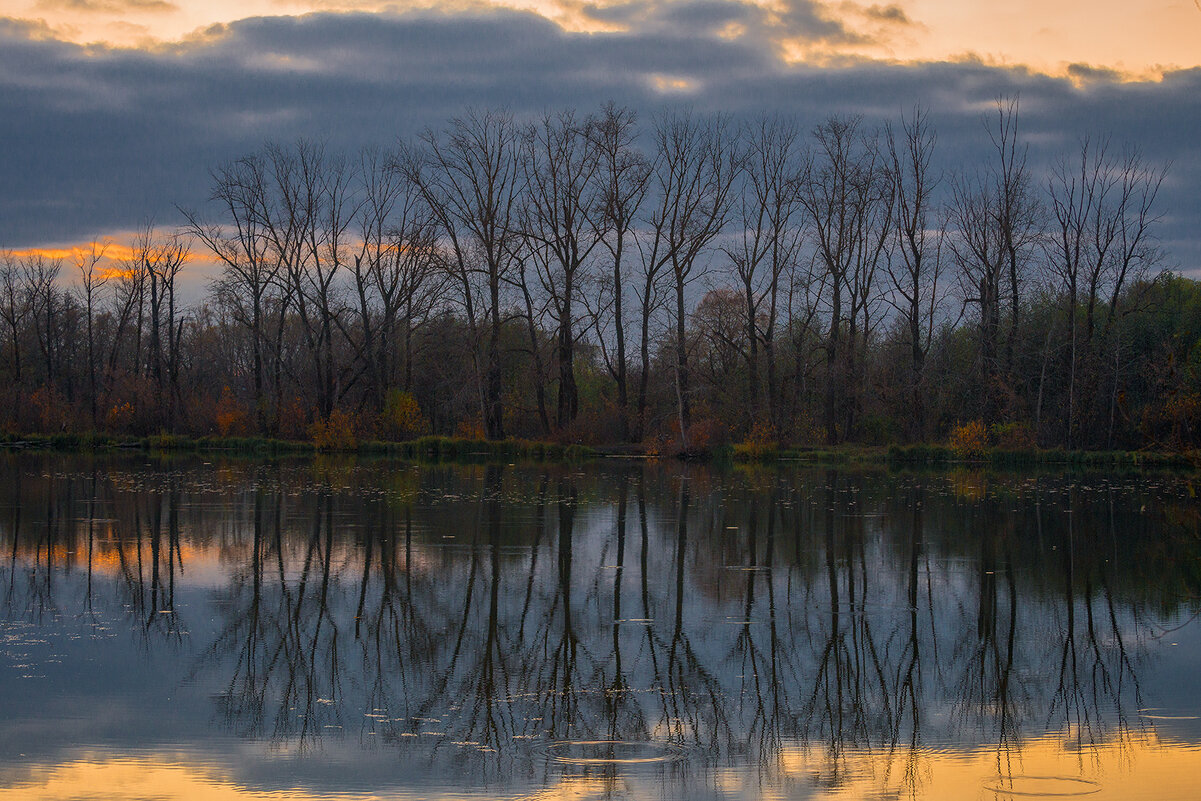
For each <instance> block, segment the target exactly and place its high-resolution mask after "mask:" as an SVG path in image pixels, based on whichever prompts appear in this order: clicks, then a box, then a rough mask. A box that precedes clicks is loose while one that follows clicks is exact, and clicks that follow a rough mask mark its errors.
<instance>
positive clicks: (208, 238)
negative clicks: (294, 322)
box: [180, 155, 287, 431]
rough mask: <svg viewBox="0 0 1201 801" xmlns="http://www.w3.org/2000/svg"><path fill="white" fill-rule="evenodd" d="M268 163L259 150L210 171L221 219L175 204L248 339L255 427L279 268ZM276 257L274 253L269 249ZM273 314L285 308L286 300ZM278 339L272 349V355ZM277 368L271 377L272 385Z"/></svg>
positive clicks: (264, 426) (261, 412)
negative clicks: (269, 224)
mask: <svg viewBox="0 0 1201 801" xmlns="http://www.w3.org/2000/svg"><path fill="white" fill-rule="evenodd" d="M267 171H268V163H267V161H266V159H265V158H264V157H263V156H261V155H254V156H246V157H243V158H241V159H238V160H237V161H235V162H232V163H231V164H227V165H225V166H223V167H221V168H219V169H218V170H216V171H215V172H214V173H213V176H212V179H213V191H212V195H211V199H212V200H213V201H214V202H216V203H217V204H218V205H219V206H220V207H221V210H222V213H223V216H224V220H223V221H222V222H208V221H204V220H203V219H202V218H201V217H200V216H199V215H198V214H197V213H196V212H194V211H187V210H183V209H181V210H180V211H181V213H182V214H183V215H184V217H185V218H186V219H187V221H188V225H187V229H188V231H189V232H190V233H191V234H192V235H193V236H195V237H196V238H197V239H198V240H199V241H200V242H202V243H204V245H205V247H207V248H208V249H209V251H211V252H212V253H213V255H214V256H216V257H217V259H218V261H219V262H220V263H221V265H222V274H221V276H220V278H218V279H217V283H218V286H216V287H214V288H215V289H219V288H221V287H224V288H226V289H227V291H226V292H224V293H223V294H224V296H225V297H227V298H229V299H230V300H232V301H233V303H234V305H233V309H232V310H233V315H234V319H235V320H236V321H237V322H238V324H239V325H241V326H242V327H244V328H245V329H246V331H247V333H248V335H249V338H250V347H251V354H252V359H251V361H252V366H251V387H252V397H253V401H254V408H255V414H256V417H257V418H258V425H259V430H261V431H268V430H271V429H270V426H269V424H268V414H267V412H268V409H267V391H266V375H267V361H268V359H269V358H270V355H271V353H270V351H271V349H272V346H271V345H270V339H269V337H270V330H269V328H268V320H269V314H270V313H269V306H270V298H271V295H272V292H273V290H274V288H275V287H276V285H277V283H276V279H277V276H278V275H279V272H280V269H281V267H282V265H281V262H280V260H279V259H278V258H277V257H273V254H272V252H271V242H270V240H269V239H268V237H267V231H266V226H265V223H264V205H265V204H266V203H267V202H268V201H267V192H268V186H267V181H268V178H267ZM275 255H276V256H277V255H278V254H275ZM281 306H282V308H280V309H279V313H280V314H281V316H282V314H283V313H284V312H285V310H286V307H287V304H286V302H285V303H283V304H281ZM278 347H279V344H278V338H277V339H276V343H275V345H274V350H275V352H276V353H277V354H278ZM278 380H279V379H278V373H277V376H276V382H277V384H278Z"/></svg>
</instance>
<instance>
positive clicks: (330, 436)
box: [309, 409, 358, 451]
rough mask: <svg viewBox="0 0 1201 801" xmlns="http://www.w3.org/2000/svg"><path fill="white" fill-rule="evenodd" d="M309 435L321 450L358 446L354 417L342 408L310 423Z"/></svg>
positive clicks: (349, 448)
mask: <svg viewBox="0 0 1201 801" xmlns="http://www.w3.org/2000/svg"><path fill="white" fill-rule="evenodd" d="M309 437H311V438H312V440H313V446H314V447H315V448H316V449H317V450H319V451H350V450H354V449H355V448H357V447H358V440H357V439H356V438H355V435H354V418H353V417H351V416H350V415H349V414H347V413H346V412H344V411H342V410H341V409H334V410H333V411H332V412H330V413H329V417H328V418H326V419H325V420H320V419H319V420H317V421H316V422H314V423H313V424H312V425H310V426H309Z"/></svg>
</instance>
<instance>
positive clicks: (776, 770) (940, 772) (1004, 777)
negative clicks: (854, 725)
mask: <svg viewBox="0 0 1201 801" xmlns="http://www.w3.org/2000/svg"><path fill="white" fill-rule="evenodd" d="M1101 766H1105V767H1101ZM9 775H10V777H11V778H9V779H8V780H7V781H8V784H7V786H5V787H0V801H18V799H19V801H67V800H68V799H71V800H73V801H74V800H79V801H85V800H86V799H102V798H103V799H110V798H154V799H159V800H161V801H177V800H178V801H185V799H186V800H188V801H191V799H198V798H204V799H213V800H214V801H258V800H259V799H264V800H265V799H284V800H285V801H312V800H314V799H335V798H336V799H346V801H367V799H384V798H399V797H412V796H411V795H410V794H409V793H407V792H406V788H404V787H403V786H399V787H396V788H378V789H376V790H374V791H369V792H345V793H343V792H338V791H336V790H322V791H315V790H310V789H306V788H304V787H301V786H292V787H286V788H280V789H273V788H271V789H269V788H266V787H249V786H246V785H245V784H243V783H241V782H239V781H238V779H237V778H236V777H235V776H234V775H233V774H232V773H231V772H230V770H229V769H228V768H223V767H221V766H219V765H217V764H213V763H207V762H205V761H204V760H203V759H200V758H197V757H193V756H181V755H177V754H167V753H164V754H151V755H146V756H121V755H114V754H110V753H84V754H81V755H79V756H77V757H75V758H73V759H70V760H68V761H65V762H62V763H59V764H53V765H50V764H41V765H33V766H31V767H28V768H25V769H24V770H23V771H22V772H21V774H20V775H19V776H16V777H13V775H12V774H11V773H10V774H9ZM1198 776H1201V749H1198V748H1196V747H1195V746H1191V745H1186V744H1182V743H1179V742H1175V741H1172V740H1169V739H1160V738H1159V737H1157V736H1156V735H1155V734H1153V733H1146V734H1138V735H1128V736H1125V737H1123V738H1121V739H1119V740H1117V741H1112V742H1104V743H1101V744H1099V745H1091V746H1085V747H1076V745H1075V744H1074V742H1073V740H1072V738H1071V737H1070V736H1058V737H1055V736H1048V737H1042V738H1038V739H1032V740H1029V741H1027V742H1026V743H1025V744H1024V745H1023V746H1022V747H1020V748H1011V749H1009V750H1003V751H998V750H996V749H988V748H981V749H976V750H970V751H964V750H955V751H950V750H948V751H940V750H933V749H919V750H918V751H916V752H910V751H909V750H907V749H906V748H904V747H903V746H902V747H899V748H898V749H896V750H895V751H894V752H892V753H889V752H888V751H881V752H874V753H869V752H863V751H844V752H842V753H841V755H840V756H839V758H838V759H837V760H834V759H832V758H831V756H830V754H829V752H828V751H827V750H826V749H824V748H818V747H814V748H809V749H804V748H800V747H795V746H786V747H785V748H784V749H783V750H782V753H781V754H780V755H779V757H778V759H777V760H776V762H775V763H774V767H766V766H765V769H764V770H762V771H760V770H748V769H745V768H744V769H735V768H718V769H716V772H715V773H714V775H713V779H712V783H713V785H714V786H715V787H716V788H717V789H719V790H721V791H723V792H725V793H727V794H732V795H733V796H734V797H738V798H747V799H763V801H768V799H781V798H789V797H793V794H796V793H799V794H800V795H799V796H798V797H805V798H810V799H824V800H826V801H856V800H857V799H880V798H893V799H901V798H914V799H919V798H920V799H923V801H962V799H981V800H982V801H1011V799H1014V798H1020V797H1029V796H1030V795H1032V794H1034V795H1040V796H1045V797H1056V798H1071V797H1085V798H1088V799H1092V801H1118V800H1119V799H1122V800H1123V801H1131V800H1132V799H1134V800H1136V801H1137V799H1154V798H1189V797H1193V796H1194V795H1195V794H1196V786H1197V777H1198ZM617 778H618V779H620V773H619V774H618V777H617ZM618 784H619V785H621V784H622V783H621V782H620V781H619V782H618ZM637 784H638V783H637V782H635V783H633V784H632V785H625V786H626V787H627V788H628V787H630V786H637ZM613 790H614V786H613V782H612V781H605V780H598V779H596V778H592V777H589V776H587V775H579V774H578V772H575V773H573V771H572V770H571V769H565V770H564V771H563V774H562V775H559V776H557V777H554V778H552V779H550V781H549V783H548V785H547V786H546V787H545V788H544V789H541V790H538V791H534V792H527V793H525V794H521V793H518V794H515V795H514V794H509V793H505V794H504V797H506V798H519V799H528V800H529V801H533V800H534V799H543V800H544V801H561V800H563V799H580V800H581V801H582V800H583V799H591V798H598V799H599V798H604V797H611V795H612V792H613ZM422 791H423V792H422V797H425V798H430V799H441V800H442V801H451V799H458V798H467V797H479V795H478V794H477V793H472V792H471V791H469V790H467V791H464V790H446V791H437V790H434V789H433V788H427V787H425V786H423V787H422ZM490 797H491V796H490Z"/></svg>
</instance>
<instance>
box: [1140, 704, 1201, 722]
mask: <svg viewBox="0 0 1201 801" xmlns="http://www.w3.org/2000/svg"><path fill="white" fill-rule="evenodd" d="M1138 716H1139V717H1140V718H1147V719H1148V720H1197V719H1198V718H1201V716H1198V715H1193V714H1189V713H1187V712H1186V711H1184V710H1180V709H1168V708H1167V707H1162V706H1148V707H1144V708H1142V709H1140V710H1139V711H1138Z"/></svg>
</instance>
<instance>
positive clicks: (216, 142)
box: [0, 2, 1201, 266]
mask: <svg viewBox="0 0 1201 801" xmlns="http://www.w3.org/2000/svg"><path fill="white" fill-rule="evenodd" d="M745 6H746V4H743V3H729V2H708V3H690V4H685V5H681V6H679V7H678V8H677V9H675V11H673V12H672V13H673V14H676V16H675V17H673V19H675V20H676V25H675V26H674V27H673V26H671V25H651V26H647V27H646V28H641V27H638V28H633V29H631V30H628V31H619V32H614V33H596V34H583V33H571V32H568V31H566V30H564V29H563V28H561V27H560V26H558V25H556V24H555V23H553V22H551V21H549V20H547V19H546V18H545V17H542V16H539V15H536V14H532V13H525V12H518V11H511V10H491V11H472V12H461V13H455V14H447V13H433V12H423V13H405V14H366V13H343V14H336V13H322V14H312V15H306V16H303V17H270V18H256V19H248V20H242V21H240V22H236V23H232V24H229V25H221V26H214V27H212V28H210V29H207V30H206V31H204V32H202V33H199V34H197V35H196V36H194V37H192V38H191V39H189V40H188V41H186V42H184V43H180V44H175V45H170V46H163V47H160V48H158V49H156V50H153V51H138V50H131V49H116V48H105V47H100V46H90V47H82V46H76V45H71V44H66V43H62V42H57V41H48V40H46V39H45V38H44V31H43V30H42V29H41V28H39V27H38V26H33V25H28V24H22V23H15V22H13V21H11V20H10V21H3V20H0V106H2V107H3V108H5V109H6V113H5V114H4V115H0V145H2V146H3V148H2V150H0V152H2V153H3V156H0V187H3V188H4V191H3V192H0V247H26V246H34V245H38V244H42V243H46V242H64V241H82V240H85V239H89V238H91V237H94V236H95V235H97V234H103V233H104V232H105V231H109V230H130V229H135V228H137V227H138V224H139V223H140V222H141V221H143V220H145V219H148V218H154V219H156V220H157V221H158V222H159V223H160V224H168V225H169V224H171V223H173V222H175V221H176V219H177V217H176V213H175V211H174V207H175V204H179V205H180V206H183V207H191V208H198V207H202V206H203V205H204V204H205V203H206V199H207V196H208V193H209V191H210V175H209V173H210V170H211V169H213V168H214V167H215V166H217V165H219V164H220V163H222V162H224V161H226V160H229V159H232V158H236V157H237V156H239V155H242V154H244V153H246V152H249V151H251V150H254V149H256V148H257V147H259V146H260V145H261V144H262V142H263V141H264V140H268V139H273V140H280V141H288V140H291V139H294V138H297V137H308V138H316V139H323V140H326V141H327V142H328V143H329V144H330V146H332V147H338V148H346V149H355V148H358V147H360V146H362V145H366V144H384V145H386V144H388V143H390V142H392V141H394V140H395V139H396V138H397V137H406V136H410V135H413V134H415V133H416V132H419V131H420V130H422V129H424V128H425V127H427V126H429V127H434V128H438V127H441V126H442V125H443V124H444V123H445V121H446V120H447V119H449V118H450V117H451V116H453V115H456V114H459V113H461V112H462V111H463V109H464V108H465V107H467V106H477V107H491V106H505V107H507V108H509V109H510V110H512V111H513V112H514V113H516V114H518V115H527V114H536V113H540V112H543V111H546V110H551V109H556V108H561V107H574V108H577V109H580V110H581V111H588V110H591V109H595V108H598V107H599V106H601V105H602V104H603V103H604V102H605V101H607V100H610V99H612V100H616V101H617V102H619V103H623V104H627V105H630V106H632V107H634V108H636V109H639V110H641V111H642V112H643V119H649V116H650V113H651V112H654V111H655V110H657V109H659V108H661V107H662V106H663V105H664V104H665V103H687V104H688V105H689V106H691V107H692V108H694V109H695V110H697V111H698V112H706V111H718V110H720V111H727V112H730V113H733V114H735V115H740V116H744V117H745V116H748V115H752V114H757V113H759V112H762V111H776V112H782V113H786V114H791V115H795V116H796V117H797V118H798V119H799V120H800V121H801V123H802V124H803V125H804V126H805V127H811V126H812V125H815V124H816V123H817V122H818V121H820V120H821V119H822V118H823V117H825V116H827V115H829V114H831V113H852V114H862V115H864V116H865V117H866V119H867V122H868V123H869V124H882V123H883V122H884V121H885V120H889V119H895V118H896V117H897V115H898V114H899V113H900V112H901V111H902V110H907V109H909V108H911V107H912V106H913V104H915V103H921V104H923V105H924V106H926V107H928V108H929V109H930V110H931V117H932V121H933V122H934V124H935V125H936V126H937V129H938V132H939V158H940V161H941V162H942V163H943V164H944V166H945V167H946V168H947V169H959V168H963V167H964V166H966V165H974V164H978V163H981V160H982V159H983V158H985V157H986V155H987V151H988V141H987V137H986V136H985V133H984V129H983V126H982V118H983V117H984V116H985V114H986V112H987V109H988V108H990V105H991V103H992V102H993V101H995V99H996V98H997V97H998V96H999V95H1002V94H1020V96H1021V101H1022V127H1023V131H1024V133H1025V134H1026V135H1027V137H1028V139H1029V141H1030V142H1031V159H1032V163H1034V164H1037V165H1045V164H1048V163H1049V162H1050V160H1051V159H1052V158H1053V157H1055V156H1056V155H1057V154H1059V153H1062V152H1064V149H1065V148H1071V147H1073V146H1074V143H1075V142H1076V141H1077V139H1078V138H1079V137H1080V136H1083V135H1085V134H1099V133H1108V134H1110V135H1112V137H1113V139H1114V140H1115V141H1129V142H1132V143H1135V144H1137V145H1139V146H1140V147H1141V148H1142V150H1143V152H1144V154H1145V155H1146V156H1147V157H1148V158H1150V159H1153V160H1155V161H1159V162H1166V161H1171V162H1172V163H1173V167H1172V171H1173V175H1172V181H1171V184H1170V185H1169V186H1165V190H1164V192H1163V194H1162V200H1163V202H1164V209H1165V210H1167V209H1170V210H1171V219H1170V220H1168V221H1166V222H1165V224H1164V227H1163V231H1162V232H1161V233H1162V235H1163V238H1164V240H1165V241H1171V242H1173V247H1174V248H1175V249H1176V256H1177V258H1178V259H1179V260H1180V262H1181V263H1182V264H1184V265H1185V266H1201V244H1198V239H1197V235H1196V233H1195V232H1196V231H1201V197H1198V196H1197V194H1196V193H1195V192H1193V191H1192V190H1191V189H1190V188H1189V187H1190V186H1196V185H1198V184H1201V154H1198V152H1197V150H1196V147H1195V135H1194V132H1195V131H1196V130H1198V129H1199V128H1201V70H1185V71H1178V72H1172V73H1169V74H1167V75H1166V76H1165V77H1164V79H1163V80H1162V81H1159V82H1130V81H1125V82H1123V81H1116V80H1105V79H1103V78H1104V76H1098V75H1096V74H1095V72H1088V69H1091V68H1087V69H1086V68H1084V67H1083V66H1081V67H1079V68H1078V76H1084V75H1086V74H1087V75H1088V76H1089V79H1088V80H1081V78H1080V77H1077V78H1075V79H1072V78H1052V77H1048V76H1045V75H1041V74H1038V73H1034V72H1031V71H1028V70H1024V69H1020V68H1012V69H1006V68H999V67H995V66H989V65H986V64H982V63H979V62H971V61H967V62H962V63H924V64H912V65H907V66H901V65H895V64H887V63H881V62H871V61H862V62H858V63H853V64H849V65H847V66H843V67H839V68H828V69H822V68H818V67H815V66H812V65H804V64H788V63H786V62H785V61H784V60H783V59H782V58H781V57H780V56H779V54H778V51H777V50H776V49H775V48H774V47H773V46H771V43H770V42H766V43H765V41H766V40H764V39H763V38H762V37H761V34H760V33H758V32H757V29H756V27H755V26H756V24H757V23H756V18H755V17H754V16H753V14H752V13H751V12H748V11H747V9H746V7H745ZM638 13H641V12H638ZM731 22H734V23H737V24H741V25H745V26H746V27H747V33H746V34H745V35H743V36H737V37H732V38H729V37H723V36H722V35H720V29H721V28H723V27H725V26H727V25H729V24H730V23H731ZM815 25H816V27H813V28H811V29H809V30H810V32H811V34H812V35H827V34H826V33H823V31H824V30H825V29H823V28H822V27H821V23H815ZM830 35H841V34H838V33H837V30H835V32H834V33H833V34H830Z"/></svg>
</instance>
